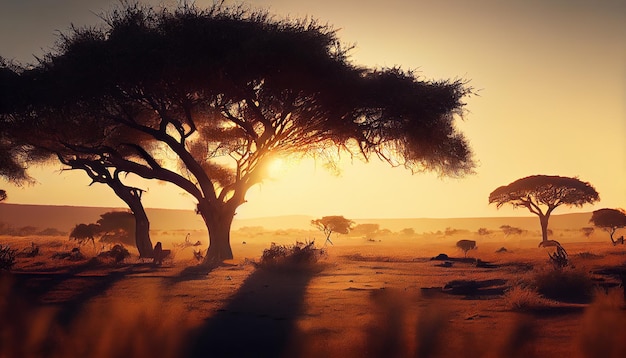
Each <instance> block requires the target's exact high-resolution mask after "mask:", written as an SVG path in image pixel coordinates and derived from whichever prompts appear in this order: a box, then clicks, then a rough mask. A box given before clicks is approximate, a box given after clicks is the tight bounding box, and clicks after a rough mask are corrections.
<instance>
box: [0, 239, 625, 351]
mask: <svg viewBox="0 0 626 358" xmlns="http://www.w3.org/2000/svg"><path fill="white" fill-rule="evenodd" d="M185 234H186V233H185V232H184V231H172V230H170V231H167V232H164V231H158V232H154V233H153V235H152V240H153V242H156V241H161V242H163V246H164V247H166V248H171V249H173V253H174V257H173V258H170V259H169V260H167V261H166V262H165V263H164V265H163V266H160V267H154V266H152V265H151V264H150V263H149V262H142V261H141V260H140V259H139V258H138V257H137V254H136V251H133V250H132V249H131V248H129V249H130V251H131V254H132V256H131V257H130V258H127V259H126V260H124V261H123V262H121V263H118V264H115V263H112V262H103V261H101V260H96V259H93V256H95V254H96V250H94V249H93V248H91V247H89V246H85V247H83V248H82V249H81V251H82V253H83V254H84V255H85V256H86V258H85V259H83V260H78V261H69V260H64V259H53V258H52V256H53V255H54V254H55V253H59V252H67V251H69V250H71V248H72V247H73V245H72V244H73V242H71V241H69V240H68V239H67V238H66V237H62V236H56V237H54V236H49V237H33V236H25V237H14V236H1V237H0V244H2V245H9V246H10V247H11V248H12V249H15V250H17V252H18V253H19V252H22V251H23V250H26V251H27V250H28V248H29V247H32V246H31V245H32V243H33V242H34V243H35V244H36V245H37V246H38V247H39V253H38V255H36V256H34V257H18V258H17V259H16V263H15V266H14V267H13V268H12V270H11V272H10V273H4V274H3V275H2V282H1V284H0V290H1V291H2V294H1V296H0V297H3V298H2V301H1V302H0V316H2V317H6V318H3V320H2V326H1V327H0V339H1V343H2V344H1V345H0V357H14V356H20V357H39V356H49V357H68V356H76V357H84V356H90V357H113V356H125V357H196V356H197V357H203V356H237V357H238V356H254V357H260V356H276V357H364V356H365V357H410V356H412V357H461V356H463V357H515V356H517V357H533V356H534V357H557V356H558V357H562V356H568V357H599V356H601V357H623V356H626V340H625V339H624V338H623V337H624V332H626V330H625V329H626V311H625V310H624V298H623V290H622V287H620V286H619V285H620V282H621V281H620V279H619V276H618V275H617V274H616V272H618V271H619V270H623V269H626V266H625V264H626V248H625V247H623V246H621V245H619V246H615V247H614V246H612V245H611V244H610V242H609V241H608V238H605V237H604V235H602V233H600V232H598V233H596V234H594V236H593V237H592V238H591V239H587V238H585V237H583V236H582V235H581V234H580V233H578V232H577V231H575V230H572V231H561V232H555V233H554V236H555V237H556V238H558V239H559V240H560V241H561V243H562V244H563V246H564V247H565V248H566V249H567V251H568V253H569V257H570V266H569V267H566V268H564V269H561V270H556V269H554V268H553V266H552V265H551V264H550V262H549V260H548V252H549V251H548V249H545V248H538V247H537V244H538V242H539V241H538V240H539V239H538V236H536V234H533V233H527V234H524V235H518V236H515V235H513V236H509V237H505V236H504V235H502V233H498V232H495V233H493V234H492V235H489V236H478V235H477V234H475V233H468V232H466V231H457V232H448V234H445V233H425V234H410V235H407V234H400V233H392V232H384V233H382V234H380V235H377V236H375V237H374V238H371V237H370V238H368V239H365V238H364V237H357V236H338V237H334V239H333V242H334V245H332V246H330V245H328V246H327V247H325V249H326V250H325V251H326V256H325V257H324V258H323V259H321V260H320V261H319V262H317V263H315V264H311V265H308V266H306V267H296V268H293V267H287V268H283V269H280V268H278V269H265V268H259V267H258V265H256V264H255V263H256V262H258V261H259V259H260V257H261V255H262V254H263V250H264V249H266V248H268V247H269V246H270V243H271V242H276V243H279V244H285V245H289V244H293V243H294V242H295V241H297V240H298V241H305V240H312V239H315V238H317V240H318V247H320V246H321V244H322V243H323V242H322V240H320V237H321V234H320V233H319V232H315V231H306V230H278V231H276V230H274V231H272V230H263V229H262V228H250V227H247V228H242V229H239V230H235V231H234V232H233V235H232V239H231V242H232V246H233V251H234V254H235V256H236V259H235V260H232V261H230V262H227V263H226V264H225V265H224V266H220V267H217V268H215V269H213V270H210V271H208V270H205V271H199V270H192V269H189V267H193V266H194V265H195V264H196V261H195V260H194V258H193V252H192V248H185V249H183V248H180V247H178V246H177V245H176V244H177V243H180V242H181V241H182V238H184V236H185ZM190 234H191V237H192V241H194V240H195V239H197V238H201V237H202V235H203V234H202V232H196V231H192V232H190ZM461 238H463V239H475V240H476V241H477V246H478V248H477V249H476V250H471V251H469V252H468V258H469V259H467V260H465V259H463V256H464V253H463V252H462V251H461V250H460V249H458V248H456V247H455V242H456V241H457V240H459V239H461ZM203 244H204V245H203V246H202V247H203V248H205V247H206V240H204V241H203ZM502 247H504V248H506V251H505V252H504V251H503V250H499V249H500V248H502ZM105 249H106V248H105ZM497 251H500V252H497ZM440 253H445V254H447V255H448V256H449V259H448V260H442V261H440V260H431V258H432V257H434V256H437V255H438V254H440ZM476 259H479V260H480V263H479V264H478V265H477V262H476ZM555 290H556V291H557V293H559V294H555V293H554V292H553V291H555ZM554 297H556V298H554Z"/></svg>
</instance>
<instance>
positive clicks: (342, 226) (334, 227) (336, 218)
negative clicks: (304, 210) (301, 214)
mask: <svg viewBox="0 0 626 358" xmlns="http://www.w3.org/2000/svg"><path fill="white" fill-rule="evenodd" d="M311 225H313V226H315V227H316V228H318V229H319V230H320V231H322V232H323V233H324V235H326V241H327V242H330V243H331V244H332V243H333V242H332V241H330V235H331V234H332V233H337V234H344V235H345V234H348V233H349V232H350V229H352V227H353V226H354V221H352V220H349V219H346V218H344V217H343V216H340V215H332V216H324V217H322V218H321V219H315V220H311ZM326 241H325V242H326Z"/></svg>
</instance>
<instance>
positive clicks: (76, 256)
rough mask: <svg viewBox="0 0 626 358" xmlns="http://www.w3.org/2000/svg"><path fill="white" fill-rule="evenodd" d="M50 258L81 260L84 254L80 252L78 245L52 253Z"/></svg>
mask: <svg viewBox="0 0 626 358" xmlns="http://www.w3.org/2000/svg"><path fill="white" fill-rule="evenodd" d="M52 258H53V259H57V260H69V261H82V260H84V259H85V255H83V253H82V252H80V249H79V248H78V247H75V248H73V249H72V250H71V251H69V252H57V253H55V254H53V255H52Z"/></svg>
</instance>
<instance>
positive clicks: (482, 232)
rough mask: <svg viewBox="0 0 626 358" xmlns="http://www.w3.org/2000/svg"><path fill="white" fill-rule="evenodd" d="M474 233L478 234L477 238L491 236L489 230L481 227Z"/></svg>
mask: <svg viewBox="0 0 626 358" xmlns="http://www.w3.org/2000/svg"><path fill="white" fill-rule="evenodd" d="M476 233H477V234H478V236H489V235H491V230H488V229H487V228H484V227H481V228H479V229H478V231H476Z"/></svg>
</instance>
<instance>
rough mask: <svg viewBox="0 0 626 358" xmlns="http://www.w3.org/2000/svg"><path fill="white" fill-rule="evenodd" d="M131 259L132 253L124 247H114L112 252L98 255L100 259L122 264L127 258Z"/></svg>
mask: <svg viewBox="0 0 626 358" xmlns="http://www.w3.org/2000/svg"><path fill="white" fill-rule="evenodd" d="M128 257H130V252H128V250H127V249H126V248H125V247H124V246H122V245H119V244H118V245H114V246H113V247H112V248H111V250H109V251H105V252H102V253H100V254H99V255H98V258H101V259H104V260H105V261H109V260H112V261H113V262H115V263H120V262H122V261H124V260H125V259H126V258H128Z"/></svg>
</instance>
